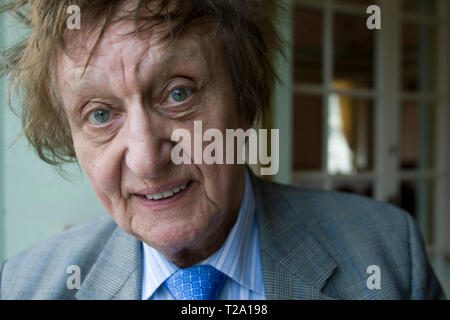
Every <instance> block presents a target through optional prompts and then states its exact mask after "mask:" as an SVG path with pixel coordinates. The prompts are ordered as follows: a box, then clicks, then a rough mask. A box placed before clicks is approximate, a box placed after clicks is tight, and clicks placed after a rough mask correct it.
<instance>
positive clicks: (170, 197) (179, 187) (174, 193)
mask: <svg viewBox="0 0 450 320" xmlns="http://www.w3.org/2000/svg"><path fill="white" fill-rule="evenodd" d="M192 182H193V181H192V180H190V181H180V182H179V183H178V184H176V185H172V186H167V187H166V188H164V189H162V190H161V189H159V190H148V191H144V192H139V193H136V194H135V195H136V196H137V197H138V198H139V199H141V201H143V202H144V203H146V204H151V203H153V204H157V203H161V204H162V203H166V202H168V201H169V202H172V201H176V199H178V198H181V197H182V196H183V195H184V193H186V192H187V191H188V190H189V189H190V188H189V187H190V186H191V185H192Z"/></svg>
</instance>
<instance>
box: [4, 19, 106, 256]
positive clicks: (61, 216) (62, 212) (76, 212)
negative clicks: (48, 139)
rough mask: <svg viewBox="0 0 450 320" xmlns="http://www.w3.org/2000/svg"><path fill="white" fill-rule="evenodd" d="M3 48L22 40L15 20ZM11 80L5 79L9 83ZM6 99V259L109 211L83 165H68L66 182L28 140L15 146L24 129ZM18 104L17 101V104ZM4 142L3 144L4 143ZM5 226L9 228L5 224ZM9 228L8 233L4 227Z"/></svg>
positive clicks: (9, 25)
mask: <svg viewBox="0 0 450 320" xmlns="http://www.w3.org/2000/svg"><path fill="white" fill-rule="evenodd" d="M2 23H4V24H6V25H7V27H4V28H3V29H2V35H3V39H1V40H0V41H1V47H5V45H8V44H11V43H14V42H16V41H17V40H18V39H19V36H20V29H19V28H18V25H17V23H16V22H12V20H11V19H6V20H4V21H2ZM5 82H6V81H4V80H2V83H0V84H5ZM7 101H8V100H7V96H6V94H4V92H2V96H1V99H0V103H1V111H2V113H1V114H0V116H1V117H2V118H0V128H1V130H0V155H1V156H0V169H1V170H0V188H2V186H3V189H0V193H1V195H0V208H2V209H3V210H4V212H5V215H4V216H3V219H0V237H1V238H0V239H1V245H0V250H2V248H3V253H2V252H1V251H0V261H1V260H2V258H10V257H12V256H14V255H16V254H17V253H19V252H20V251H22V250H23V249H25V248H28V247H30V246H32V245H33V244H35V243H36V242H38V241H39V240H42V239H45V238H47V237H49V236H51V235H53V234H56V233H58V232H61V231H63V229H64V228H65V227H66V226H73V225H77V224H80V223H83V222H85V221H88V220H91V219H93V218H95V217H97V216H100V215H104V214H106V213H105V210H104V209H103V207H102V206H101V205H100V203H99V202H98V200H97V198H96V197H95V195H94V193H93V192H92V189H91V188H90V186H89V184H88V181H87V179H86V178H85V177H84V175H83V174H82V173H81V172H80V169H79V168H78V167H77V166H70V167H67V172H68V173H69V177H70V180H71V181H72V182H68V181H66V180H64V179H63V178H62V177H61V176H59V175H58V173H57V172H56V171H55V170H54V169H53V168H52V167H50V166H49V165H47V164H46V163H44V162H43V161H41V160H40V159H39V158H38V157H37V156H36V155H35V153H34V152H33V150H32V149H31V148H30V147H29V145H28V143H27V142H26V141H25V139H24V138H20V139H19V140H18V142H17V143H15V144H13V145H11V144H12V142H13V141H14V140H15V139H16V137H17V135H18V134H19V133H20V130H21V128H20V121H19V120H18V119H17V118H16V117H15V116H14V115H13V114H12V112H11V111H10V110H9V108H8V107H7ZM13 103H14V102H13ZM2 141H3V143H2ZM2 225H3V229H2V228H1V226H2ZM2 230H3V231H2Z"/></svg>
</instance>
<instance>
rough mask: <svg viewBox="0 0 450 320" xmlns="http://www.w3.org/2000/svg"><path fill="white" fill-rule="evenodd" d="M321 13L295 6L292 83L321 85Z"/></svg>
mask: <svg viewBox="0 0 450 320" xmlns="http://www.w3.org/2000/svg"><path fill="white" fill-rule="evenodd" d="M322 29H323V28H322V12H321V11H319V10H314V9H309V8H305V7H303V6H301V5H296V6H295V19H294V41H295V47H294V64H295V67H294V81H295V82H297V83H298V82H301V83H307V84H319V85H320V84H321V83H322V47H323V46H322Z"/></svg>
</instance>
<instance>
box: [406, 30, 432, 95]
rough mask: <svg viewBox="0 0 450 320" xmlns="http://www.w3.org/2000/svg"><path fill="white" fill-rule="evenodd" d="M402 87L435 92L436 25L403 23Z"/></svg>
mask: <svg viewBox="0 0 450 320" xmlns="http://www.w3.org/2000/svg"><path fill="white" fill-rule="evenodd" d="M402 32H403V33H402V34H403V39H402V88H403V90H404V91H411V92H434V91H435V88H436V83H435V78H436V67H437V65H436V63H437V46H436V27H435V26H434V25H426V24H417V23H412V22H407V23H404V24H403V31H402Z"/></svg>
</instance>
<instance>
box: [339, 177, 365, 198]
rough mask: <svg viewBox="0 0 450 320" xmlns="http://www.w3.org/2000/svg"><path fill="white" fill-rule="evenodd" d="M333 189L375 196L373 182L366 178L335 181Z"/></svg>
mask: <svg viewBox="0 0 450 320" xmlns="http://www.w3.org/2000/svg"><path fill="white" fill-rule="evenodd" d="M333 189H334V190H336V191H341V192H349V193H356V194H360V195H363V196H366V197H373V182H372V181H367V180H366V181H364V180H348V181H334V182H333Z"/></svg>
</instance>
